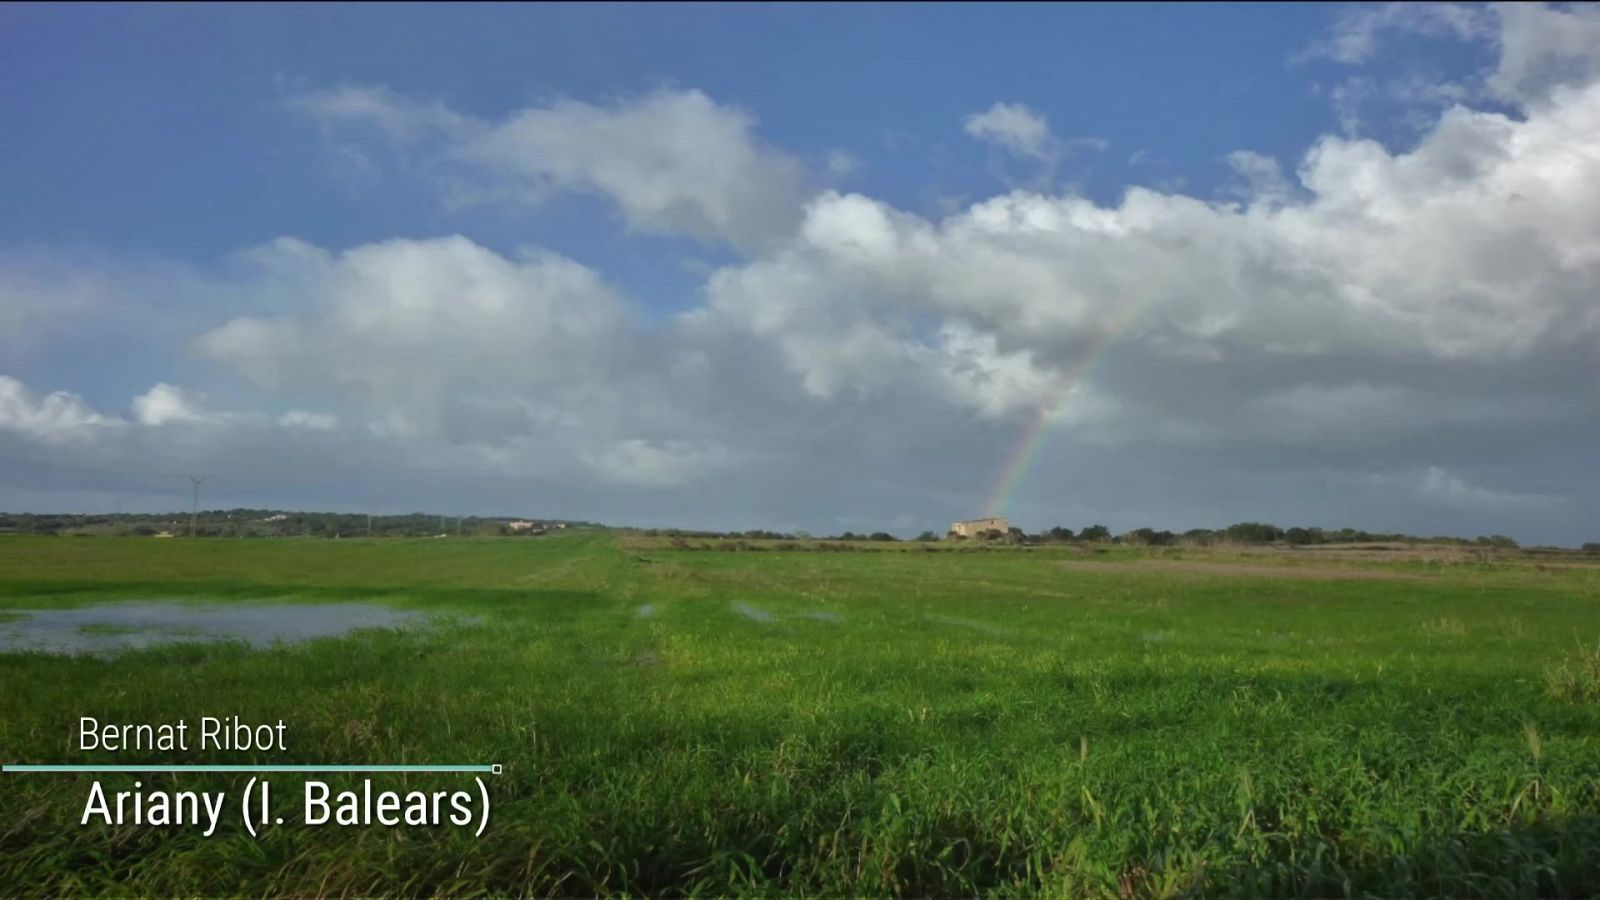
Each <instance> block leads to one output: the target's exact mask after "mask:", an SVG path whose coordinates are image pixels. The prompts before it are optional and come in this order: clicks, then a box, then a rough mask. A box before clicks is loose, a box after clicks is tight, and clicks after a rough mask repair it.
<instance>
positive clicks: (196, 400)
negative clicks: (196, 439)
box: [133, 382, 219, 425]
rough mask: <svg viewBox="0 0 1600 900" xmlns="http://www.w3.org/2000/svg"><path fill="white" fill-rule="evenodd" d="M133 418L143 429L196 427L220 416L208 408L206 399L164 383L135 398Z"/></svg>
mask: <svg viewBox="0 0 1600 900" xmlns="http://www.w3.org/2000/svg"><path fill="white" fill-rule="evenodd" d="M133 418H134V421H136V422H138V423H139V424H141V425H168V424H172V423H177V424H182V425H194V424H200V423H205V422H214V421H217V419H218V418H219V416H218V414H216V413H213V412H210V411H208V410H207V409H206V408H205V401H204V398H202V397H199V396H196V395H194V394H192V393H190V392H189V391H185V390H184V389H183V388H180V387H174V386H173V385H170V384H166V383H164V382H163V383H160V384H157V385H155V386H154V387H152V388H150V390H148V391H146V392H145V393H143V394H140V395H139V396H137V397H135V398H133Z"/></svg>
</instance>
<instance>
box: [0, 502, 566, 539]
mask: <svg viewBox="0 0 1600 900" xmlns="http://www.w3.org/2000/svg"><path fill="white" fill-rule="evenodd" d="M514 521H516V522H530V523H532V527H531V528H518V529H513V528H511V523H512V522H514ZM562 527H595V526H593V525H592V523H587V522H568V521H562V522H558V521H554V520H541V519H512V518H508V517H503V516H501V517H486V516H460V517H457V516H441V515H437V514H432V513H421V512H416V513H406V514H403V515H386V516H380V515H374V516H368V515H367V514H365V513H336V512H291V511H286V510H272V509H247V508H237V509H207V510H201V511H200V512H199V514H198V516H197V517H196V519H195V528H194V531H195V536H197V537H242V538H259V537H323V538H336V537H367V536H369V535H370V536H372V537H437V536H440V535H446V536H450V537H454V536H456V535H460V536H462V537H482V536H497V535H519V536H520V535H527V536H534V535H538V534H543V533H547V532H549V531H551V530H554V529H558V528H562ZM189 530H190V516H189V514H188V513H171V512H168V513H119V514H98V515H95V514H90V515H64V514H36V513H4V512H0V533H9V534H45V535H52V534H54V535H111V536H130V537H154V536H159V535H169V536H173V537H188V536H189Z"/></svg>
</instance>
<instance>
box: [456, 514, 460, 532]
mask: <svg viewBox="0 0 1600 900" xmlns="http://www.w3.org/2000/svg"><path fill="white" fill-rule="evenodd" d="M456 537H461V517H460V516H456Z"/></svg>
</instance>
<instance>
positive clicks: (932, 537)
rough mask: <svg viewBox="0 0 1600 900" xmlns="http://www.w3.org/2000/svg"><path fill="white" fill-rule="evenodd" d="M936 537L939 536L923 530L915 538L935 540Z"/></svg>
mask: <svg viewBox="0 0 1600 900" xmlns="http://www.w3.org/2000/svg"><path fill="white" fill-rule="evenodd" d="M938 539H939V536H938V535H937V534H934V533H933V532H931V531H924V532H923V533H921V534H919V535H917V540H919V541H937V540H938Z"/></svg>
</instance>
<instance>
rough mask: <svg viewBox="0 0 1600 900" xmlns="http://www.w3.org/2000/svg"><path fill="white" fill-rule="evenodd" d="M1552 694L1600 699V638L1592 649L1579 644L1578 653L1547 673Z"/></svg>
mask: <svg viewBox="0 0 1600 900" xmlns="http://www.w3.org/2000/svg"><path fill="white" fill-rule="evenodd" d="M1545 677H1546V679H1547V680H1548V682H1549V685H1550V695H1551V696H1552V697H1556V698H1558V699H1561V700H1572V701H1574V702H1584V701H1589V700H1600V640H1597V641H1595V644H1594V648H1593V649H1590V648H1588V647H1585V646H1583V645H1582V644H1579V645H1578V650H1577V652H1576V653H1574V654H1572V655H1570V656H1568V657H1567V658H1565V659H1563V660H1562V661H1561V665H1559V666H1556V667H1555V668H1552V669H1551V670H1550V671H1549V672H1548V673H1546V676H1545Z"/></svg>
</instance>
